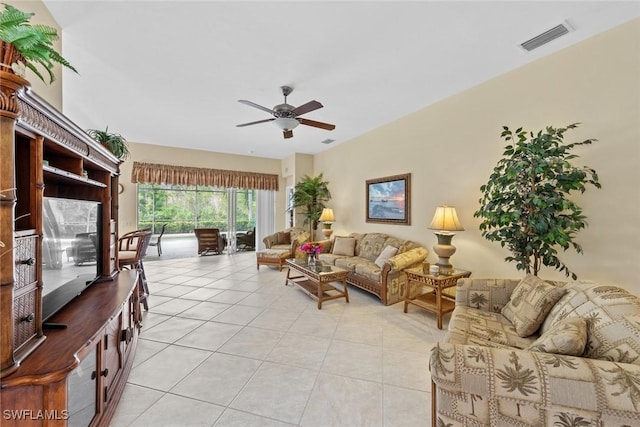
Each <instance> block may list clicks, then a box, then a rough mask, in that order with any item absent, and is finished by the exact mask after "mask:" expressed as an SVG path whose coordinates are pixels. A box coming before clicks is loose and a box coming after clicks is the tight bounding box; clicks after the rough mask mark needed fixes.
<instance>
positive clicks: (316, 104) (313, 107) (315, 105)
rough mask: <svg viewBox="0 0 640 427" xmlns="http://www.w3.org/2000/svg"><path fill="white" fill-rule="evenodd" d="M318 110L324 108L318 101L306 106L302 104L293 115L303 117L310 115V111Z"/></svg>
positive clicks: (295, 109)
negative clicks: (306, 114)
mask: <svg viewBox="0 0 640 427" xmlns="http://www.w3.org/2000/svg"><path fill="white" fill-rule="evenodd" d="M318 108H322V104H320V103H319V102H318V101H309V102H307V103H306V104H302V105H301V106H299V107H296V108H294V109H293V114H295V115H296V116H301V115H303V114H305V113H308V112H309V111H314V110H317V109H318Z"/></svg>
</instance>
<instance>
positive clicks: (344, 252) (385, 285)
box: [318, 233, 428, 305]
mask: <svg viewBox="0 0 640 427" xmlns="http://www.w3.org/2000/svg"><path fill="white" fill-rule="evenodd" d="M320 243H321V244H322V253H320V254H319V255H318V259H319V260H320V261H321V262H323V263H328V264H331V265H335V266H336V267H340V268H344V269H347V270H349V272H350V273H349V274H348V276H347V283H349V284H350V285H353V286H357V287H359V288H362V289H364V290H365V291H368V292H371V293H372V294H374V295H376V296H377V297H378V298H380V300H381V301H382V303H383V304H385V305H390V304H395V303H397V302H399V301H401V300H404V294H405V286H406V285H407V276H406V274H405V273H404V270H405V269H407V268H412V267H417V266H419V265H421V264H422V262H423V261H424V260H425V258H426V257H427V254H428V251H427V249H426V248H425V247H423V246H422V245H420V244H419V243H416V242H412V241H410V240H403V239H398V238H396V237H392V236H388V235H386V234H382V233H364V234H362V233H351V234H350V235H349V236H337V237H335V238H334V239H332V240H321V241H320ZM417 292H420V289H418V287H416V289H415V290H413V289H412V293H417ZM412 296H413V295H412Z"/></svg>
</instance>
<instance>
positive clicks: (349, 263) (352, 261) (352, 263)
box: [335, 256, 377, 273]
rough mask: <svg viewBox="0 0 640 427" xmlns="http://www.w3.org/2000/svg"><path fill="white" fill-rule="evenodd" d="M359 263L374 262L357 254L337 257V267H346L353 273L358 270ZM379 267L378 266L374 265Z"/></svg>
mask: <svg viewBox="0 0 640 427" xmlns="http://www.w3.org/2000/svg"><path fill="white" fill-rule="evenodd" d="M359 264H373V263H372V262H371V261H369V260H368V259H364V258H360V257H357V256H351V257H344V258H337V259H336V264H335V266H336V267H340V268H344V269H345V270H349V271H350V272H352V273H355V272H356V266H357V265H359ZM374 267H376V268H377V266H375V265H374Z"/></svg>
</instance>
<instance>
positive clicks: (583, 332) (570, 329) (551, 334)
mask: <svg viewBox="0 0 640 427" xmlns="http://www.w3.org/2000/svg"><path fill="white" fill-rule="evenodd" d="M586 343H587V321H586V320H585V319H584V318H582V317H570V318H568V319H563V320H561V321H560V322H558V323H557V324H556V325H554V326H553V327H552V328H551V329H549V330H548V331H547V332H545V333H544V334H542V335H540V338H538V339H537V340H536V341H535V342H534V343H533V344H531V345H530V346H529V348H527V350H531V351H539V352H541V353H553V354H564V355H566V356H582V353H584V346H585V344H586Z"/></svg>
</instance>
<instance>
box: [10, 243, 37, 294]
mask: <svg viewBox="0 0 640 427" xmlns="http://www.w3.org/2000/svg"><path fill="white" fill-rule="evenodd" d="M37 242H38V236H37V235H35V234H34V235H32V236H25V237H18V238H16V239H15V263H16V268H15V281H14V285H13V288H14V289H15V290H16V291H18V290H20V289H22V288H25V287H27V286H30V285H34V284H35V282H36V281H37V280H38V278H37V276H36V244H37Z"/></svg>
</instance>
